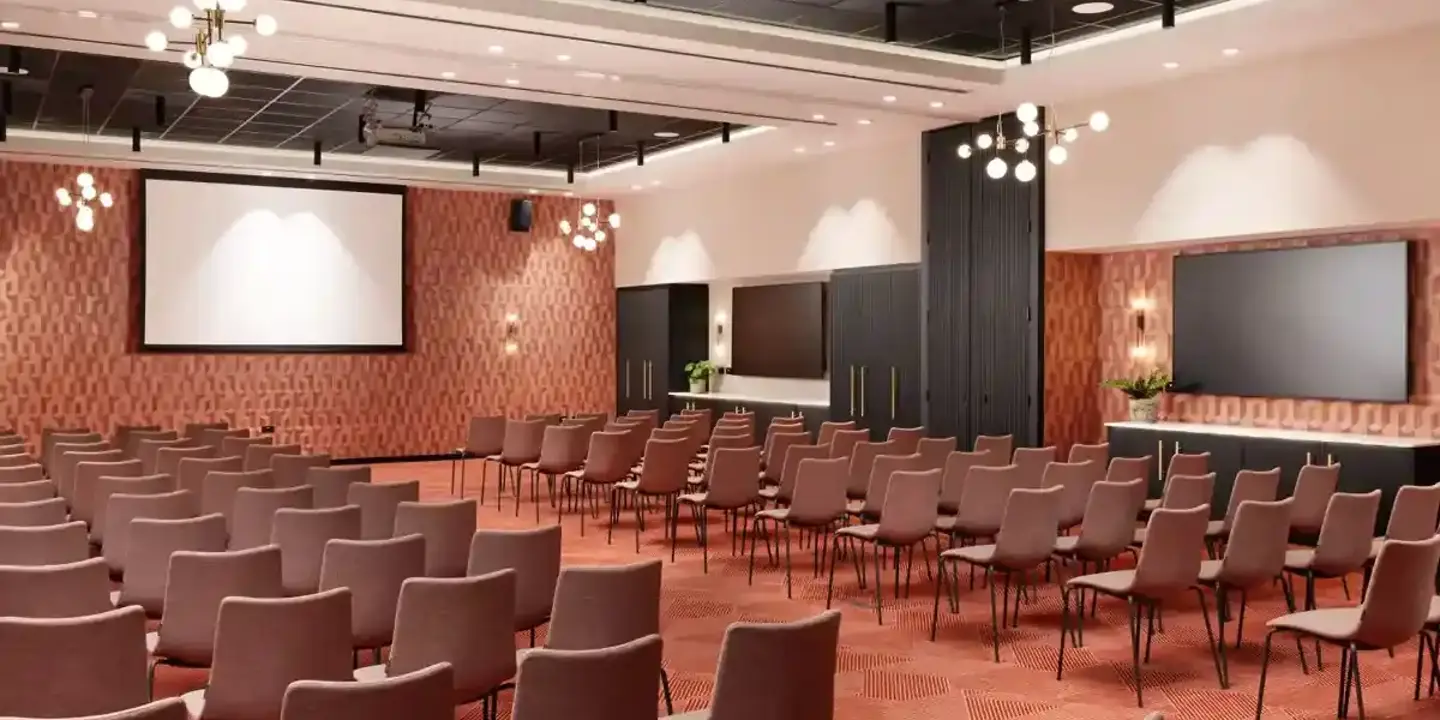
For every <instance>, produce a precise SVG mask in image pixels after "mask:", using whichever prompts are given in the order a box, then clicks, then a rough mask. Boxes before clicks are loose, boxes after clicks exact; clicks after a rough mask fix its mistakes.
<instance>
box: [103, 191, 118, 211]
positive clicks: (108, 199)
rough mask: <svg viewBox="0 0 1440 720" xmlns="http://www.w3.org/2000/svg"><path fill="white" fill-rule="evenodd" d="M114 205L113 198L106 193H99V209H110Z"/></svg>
mask: <svg viewBox="0 0 1440 720" xmlns="http://www.w3.org/2000/svg"><path fill="white" fill-rule="evenodd" d="M114 204H115V198H114V196H112V195H111V194H110V193H108V192H104V193H100V207H107V208H108V207H111V206H113V205H114Z"/></svg>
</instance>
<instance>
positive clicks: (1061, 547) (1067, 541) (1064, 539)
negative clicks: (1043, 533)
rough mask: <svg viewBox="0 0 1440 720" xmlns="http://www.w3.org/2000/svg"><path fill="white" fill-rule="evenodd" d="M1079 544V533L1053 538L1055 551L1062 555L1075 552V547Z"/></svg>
mask: <svg viewBox="0 0 1440 720" xmlns="http://www.w3.org/2000/svg"><path fill="white" fill-rule="evenodd" d="M1079 544H1080V536H1079V535H1061V536H1059V537H1057V538H1055V552H1057V553H1060V554H1062V555H1069V554H1070V553H1073V552H1075V548H1076V546H1078V545H1079Z"/></svg>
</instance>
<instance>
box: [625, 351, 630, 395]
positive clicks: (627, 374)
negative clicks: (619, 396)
mask: <svg viewBox="0 0 1440 720" xmlns="http://www.w3.org/2000/svg"><path fill="white" fill-rule="evenodd" d="M625 399H626V400H629V399H630V361H629V360H626V361H625Z"/></svg>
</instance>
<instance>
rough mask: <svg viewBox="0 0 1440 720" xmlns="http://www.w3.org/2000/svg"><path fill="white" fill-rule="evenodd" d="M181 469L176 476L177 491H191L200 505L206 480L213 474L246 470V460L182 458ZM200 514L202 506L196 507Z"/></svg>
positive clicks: (232, 457)
mask: <svg viewBox="0 0 1440 720" xmlns="http://www.w3.org/2000/svg"><path fill="white" fill-rule="evenodd" d="M179 467H180V469H179V470H178V471H177V474H176V475H175V489H177V490H189V491H190V492H192V493H194V494H195V501H196V502H197V503H198V502H199V501H200V499H201V498H203V497H205V478H206V477H207V476H209V475H210V473H211V472H223V473H238V472H242V471H244V469H245V460H244V458H241V457H240V456H239V455H231V456H230V457H215V458H181V460H180V466H179ZM195 512H200V506H199V505H196V506H195Z"/></svg>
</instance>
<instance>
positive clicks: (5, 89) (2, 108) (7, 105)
mask: <svg viewBox="0 0 1440 720" xmlns="http://www.w3.org/2000/svg"><path fill="white" fill-rule="evenodd" d="M14 108H15V91H14V89H13V88H11V87H10V81H9V80H6V81H4V82H0V115H9V114H10V113H11V112H14Z"/></svg>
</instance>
